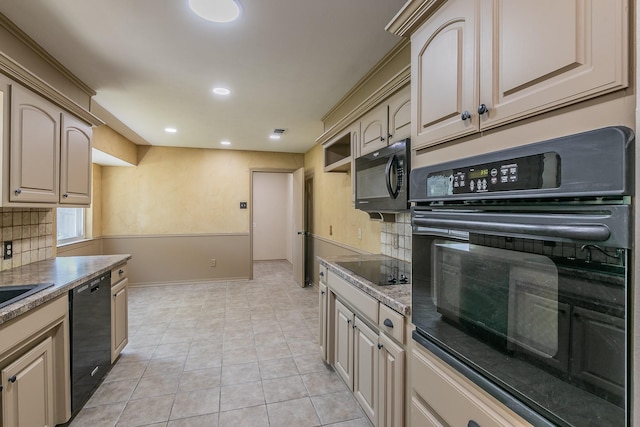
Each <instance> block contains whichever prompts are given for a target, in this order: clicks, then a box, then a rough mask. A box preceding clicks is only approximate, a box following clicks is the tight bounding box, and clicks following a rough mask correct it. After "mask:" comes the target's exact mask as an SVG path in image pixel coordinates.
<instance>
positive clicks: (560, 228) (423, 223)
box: [413, 218, 611, 242]
mask: <svg viewBox="0 0 640 427" xmlns="http://www.w3.org/2000/svg"><path fill="white" fill-rule="evenodd" d="M413 224H414V225H416V226H419V227H437V228H449V229H455V230H464V231H493V232H497V233H510V234H526V235H536V236H550V237H551V236H553V237H561V238H565V239H572V240H585V241H594V242H604V241H606V240H607V239H609V237H610V236H611V230H609V227H607V226H606V225H605V224H566V223H565V224H512V223H506V222H486V221H463V220H455V219H442V218H414V219H413Z"/></svg>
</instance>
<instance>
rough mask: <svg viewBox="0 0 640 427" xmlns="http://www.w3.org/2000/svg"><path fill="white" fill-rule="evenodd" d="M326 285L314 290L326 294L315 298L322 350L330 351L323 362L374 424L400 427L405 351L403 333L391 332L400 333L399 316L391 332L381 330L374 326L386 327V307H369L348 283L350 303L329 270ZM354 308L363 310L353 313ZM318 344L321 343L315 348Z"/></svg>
mask: <svg viewBox="0 0 640 427" xmlns="http://www.w3.org/2000/svg"><path fill="white" fill-rule="evenodd" d="M336 281H339V282H338V283H337V284H336ZM332 282H333V284H334V287H332ZM327 284H328V287H327V288H324V287H321V288H320V292H322V291H324V292H326V299H323V295H322V294H321V297H320V312H321V322H322V323H326V344H324V348H330V349H331V352H330V354H327V355H326V356H325V360H327V361H328V363H332V364H333V367H334V368H335V370H336V372H337V373H338V375H339V376H340V377H341V378H342V379H343V380H344V382H345V383H346V384H347V386H348V387H349V389H350V390H351V391H352V392H353V395H354V397H355V398H356V400H357V401H358V403H359V404H360V406H361V407H362V409H363V411H364V412H365V414H366V415H367V417H368V418H369V419H370V420H371V422H372V423H373V425H374V426H376V427H402V426H404V425H405V399H404V396H405V358H406V351H405V348H404V346H402V344H400V343H399V342H398V341H400V342H402V340H403V339H404V336H403V333H402V332H400V333H397V332H395V331H394V329H395V330H398V331H404V322H405V319H404V317H403V316H402V315H401V314H399V313H395V316H394V322H393V325H394V326H395V328H394V326H392V327H391V328H392V329H391V330H390V331H387V330H386V329H384V328H387V329H388V328H389V327H387V326H380V325H381V324H385V325H387V324H389V319H388V313H389V311H392V310H391V309H390V308H388V307H386V306H384V307H383V305H382V304H380V306H379V307H378V306H377V304H378V303H377V302H375V304H376V305H375V306H373V307H372V306H371V297H369V296H368V295H364V293H363V294H362V295H359V294H360V293H361V291H359V290H357V289H356V288H354V287H352V286H351V285H348V284H347V285H346V286H349V287H350V288H346V289H348V291H347V292H351V294H350V297H351V299H347V298H345V297H344V296H342V294H339V293H337V291H336V288H337V289H344V286H345V284H346V282H344V281H343V280H342V279H341V278H339V277H335V278H334V276H332V275H331V273H330V272H329V274H328V280H327ZM359 298H362V299H359ZM323 301H324V305H323ZM359 304H360V305H362V306H363V307H364V308H365V309H364V310H362V309H358V308H357V307H358V305H359ZM351 307H354V308H353V309H352V308H351ZM323 310H327V314H326V315H324V314H323ZM365 311H366V312H368V313H374V314H375V316H374V317H375V319H372V318H371V317H370V316H365V315H363V314H362V313H363V312H365ZM378 320H380V323H379V322H378ZM385 321H386V323H384V322H385ZM321 327H322V326H321ZM395 335H398V337H396V336H395ZM392 336H393V337H394V338H392ZM321 338H322V334H321ZM323 339H324V338H323ZM323 342H325V341H322V339H321V349H322V348H323ZM417 425H419V424H417Z"/></svg>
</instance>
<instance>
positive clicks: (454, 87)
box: [411, 0, 479, 148]
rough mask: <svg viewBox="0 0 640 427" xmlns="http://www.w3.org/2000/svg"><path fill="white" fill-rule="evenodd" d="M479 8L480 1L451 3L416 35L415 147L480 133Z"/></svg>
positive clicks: (413, 82) (413, 45)
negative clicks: (478, 112) (478, 111)
mask: <svg viewBox="0 0 640 427" xmlns="http://www.w3.org/2000/svg"><path fill="white" fill-rule="evenodd" d="M478 8H479V3H478V1H477V0H453V1H449V2H447V3H446V4H445V5H444V6H443V7H442V8H441V9H440V10H439V11H438V12H436V14H435V15H434V16H433V17H432V18H431V19H430V20H429V21H427V22H426V23H425V24H424V25H423V26H422V27H420V29H419V30H418V31H416V32H415V33H414V34H413V35H412V37H411V92H412V93H411V99H412V102H411V123H412V125H411V126H412V127H413V131H412V133H411V137H412V140H411V143H412V148H420V147H425V146H429V145H433V144H436V143H438V142H442V141H445V140H448V139H453V138H457V137H461V136H463V135H467V134H471V133H473V132H476V131H477V130H478V129H479V126H478V115H477V111H476V110H477V108H478V78H479V77H478V38H477V35H476V29H477V25H478V24H477V20H478V16H479V12H478ZM465 111H467V112H469V118H466V119H464V120H463V118H462V114H463V113H464V112H465Z"/></svg>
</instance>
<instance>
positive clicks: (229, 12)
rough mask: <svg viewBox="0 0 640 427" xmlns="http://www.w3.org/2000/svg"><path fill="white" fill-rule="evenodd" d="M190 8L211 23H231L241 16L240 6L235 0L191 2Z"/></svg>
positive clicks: (198, 0) (196, 0) (191, 0)
mask: <svg viewBox="0 0 640 427" xmlns="http://www.w3.org/2000/svg"><path fill="white" fill-rule="evenodd" d="M189 7H190V8H191V10H193V11H194V12H195V14H196V15H198V16H200V17H201V18H204V19H206V20H207V21H211V22H231V21H234V20H235V19H237V18H238V16H240V6H239V5H238V3H237V2H236V1H235V0H189Z"/></svg>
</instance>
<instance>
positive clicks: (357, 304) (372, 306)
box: [328, 274, 379, 324]
mask: <svg viewBox="0 0 640 427" xmlns="http://www.w3.org/2000/svg"><path fill="white" fill-rule="evenodd" d="M328 282H329V287H330V288H331V289H332V290H333V291H334V292H335V293H336V294H338V295H340V297H341V300H343V301H346V302H347V304H349V305H350V306H352V307H353V308H355V309H356V310H358V311H359V312H360V313H362V314H364V315H365V317H367V318H368V319H369V320H370V321H371V322H373V324H377V323H378V305H379V304H378V300H376V299H374V298H373V297H370V296H369V295H367V294H365V293H364V292H362V291H361V290H359V289H358V288H356V287H355V286H353V285H352V284H351V283H349V282H347V281H346V280H344V279H342V278H340V277H338V276H336V275H335V274H332V275H331V276H329V280H328Z"/></svg>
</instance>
